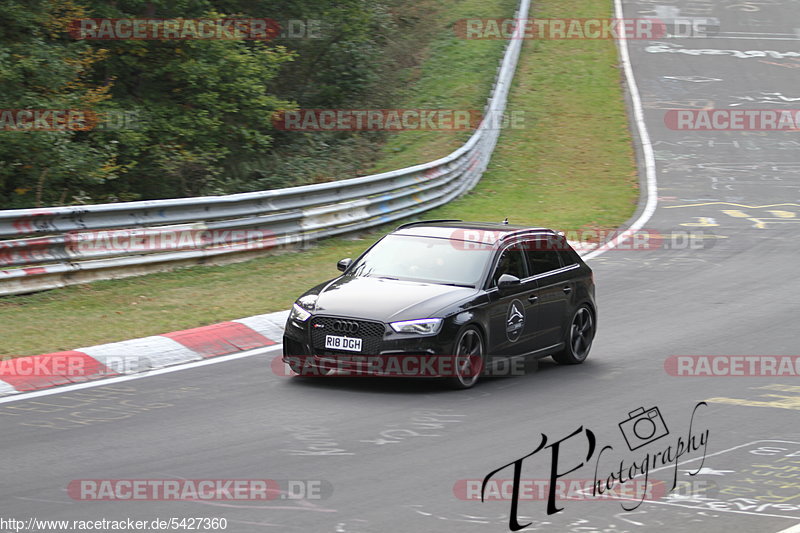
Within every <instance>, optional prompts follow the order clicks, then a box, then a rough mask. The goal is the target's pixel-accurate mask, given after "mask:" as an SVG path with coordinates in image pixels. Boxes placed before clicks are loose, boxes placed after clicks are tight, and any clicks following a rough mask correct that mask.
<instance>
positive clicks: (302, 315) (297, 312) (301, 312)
mask: <svg viewBox="0 0 800 533" xmlns="http://www.w3.org/2000/svg"><path fill="white" fill-rule="evenodd" d="M310 316H311V313H309V312H308V311H306V310H305V309H303V308H302V307H300V306H299V305H297V304H294V305H293V306H292V312H291V313H289V318H291V319H292V320H297V321H298V322H305V321H306V320H308V318H309V317H310Z"/></svg>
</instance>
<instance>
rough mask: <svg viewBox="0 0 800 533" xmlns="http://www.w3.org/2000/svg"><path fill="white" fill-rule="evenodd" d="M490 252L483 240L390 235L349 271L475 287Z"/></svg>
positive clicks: (373, 275)
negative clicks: (478, 241)
mask: <svg viewBox="0 0 800 533" xmlns="http://www.w3.org/2000/svg"><path fill="white" fill-rule="evenodd" d="M491 254H492V248H491V247H490V246H487V245H484V244H478V243H471V242H465V241H460V240H455V239H442V238H436V237H418V236H409V235H387V236H386V237H384V238H383V239H382V240H380V241H378V243H377V244H375V246H373V247H372V249H371V250H370V251H369V252H367V253H366V254H365V255H364V256H363V257H362V258H361V259H359V260H358V261H357V262H356V264H354V265H353V268H352V269H351V270H350V272H349V273H350V274H352V275H353V276H370V277H379V278H392V279H403V280H411V281H422V282H428V283H436V284H451V285H463V286H466V287H475V286H476V285H477V284H478V282H479V281H480V278H481V275H482V274H483V270H484V266H485V265H486V263H487V262H488V261H489V258H490V257H491Z"/></svg>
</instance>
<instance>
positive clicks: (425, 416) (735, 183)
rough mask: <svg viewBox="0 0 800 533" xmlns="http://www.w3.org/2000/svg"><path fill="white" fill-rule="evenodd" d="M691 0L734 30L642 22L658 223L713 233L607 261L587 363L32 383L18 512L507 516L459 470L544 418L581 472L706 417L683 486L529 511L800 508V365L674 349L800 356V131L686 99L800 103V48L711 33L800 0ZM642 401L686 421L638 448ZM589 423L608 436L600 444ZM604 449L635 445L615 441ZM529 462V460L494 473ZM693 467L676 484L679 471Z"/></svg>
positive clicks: (14, 489) (693, 11) (478, 527)
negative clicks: (463, 484)
mask: <svg viewBox="0 0 800 533" xmlns="http://www.w3.org/2000/svg"><path fill="white" fill-rule="evenodd" d="M664 1H666V0H664ZM654 5H655V4H651V3H645V2H639V3H637V2H626V3H625V16H627V17H638V16H648V15H654V14H655V13H654V10H653V7H654ZM673 5H674V6H676V7H678V8H679V9H680V10H681V11H680V13H681V14H682V15H691V16H713V17H717V18H719V19H720V26H721V33H720V34H719V35H717V36H716V37H712V38H706V39H670V40H666V39H665V40H663V41H661V42H660V43H654V42H652V41H642V40H640V41H629V47H630V54H631V62H632V66H633V71H634V73H635V76H636V81H637V82H638V89H639V92H640V94H641V98H642V103H643V107H644V117H645V121H646V125H647V130H648V132H649V135H650V139H651V141H652V143H653V150H654V155H655V160H656V170H657V178H658V196H659V201H658V208H657V210H656V211H655V214H654V216H653V217H652V218H651V219H650V220H649V221H647V222H646V224H645V227H646V228H647V229H650V230H656V231H659V232H661V233H669V232H691V233H693V234H694V235H695V241H694V242H695V244H696V243H698V242H699V243H700V244H701V245H702V247H700V248H698V247H696V246H695V247H680V246H669V247H661V248H659V249H654V250H649V251H643V250H610V251H607V252H606V253H604V254H602V255H600V256H599V257H597V258H594V259H592V260H591V261H590V264H591V266H592V267H593V268H594V270H595V280H596V284H597V288H598V302H599V306H600V309H599V312H600V316H599V325H600V328H599V333H598V336H597V338H596V340H595V344H594V347H593V349H592V353H591V356H590V358H589V359H588V360H587V361H586V363H585V364H583V365H580V366H576V367H557V366H556V365H554V364H552V363H550V362H549V359H548V360H546V361H542V363H541V364H540V365H539V367H538V368H534V367H533V366H532V367H531V368H530V369H529V370H530V371H529V372H528V373H527V374H526V375H524V376H518V377H513V378H495V379H489V380H486V381H484V382H482V383H480V384H479V385H478V386H477V387H475V388H474V389H472V390H469V391H462V392H459V391H449V390H444V389H442V388H441V387H440V386H439V385H438V384H433V383H428V382H419V381H399V380H375V379H346V378H337V379H306V380H303V379H297V378H287V377H282V376H278V375H276V374H275V373H273V372H272V371H271V367H270V361H271V360H272V358H274V357H275V355H276V354H277V351H276V350H275V349H272V350H265V351H261V352H258V353H257V354H255V355H253V356H250V357H243V358H236V359H233V360H229V361H225V362H221V363H220V364H209V365H205V366H199V367H196V368H189V369H185V370H181V371H177V372H170V373H164V374H162V375H158V376H151V377H145V378H142V379H134V380H128V381H121V382H110V383H108V384H106V385H103V386H99V387H91V388H85V389H80V390H69V391H66V392H59V393H57V394H49V395H40V396H36V397H30V398H27V399H22V400H20V399H18V398H17V399H14V401H9V402H5V403H0V424H2V431H1V432H0V446H1V448H0V449H2V452H3V453H2V454H0V475H1V476H2V483H0V518H4V519H8V518H16V519H20V520H27V519H28V518H29V517H35V518H39V519H66V520H70V521H71V520H99V519H107V520H113V519H123V518H128V517H130V518H133V519H141V520H147V521H148V522H150V521H152V520H153V519H156V518H159V519H169V518H171V517H177V518H186V517H219V518H225V519H226V520H227V531H234V532H255V531H303V532H305V531H308V532H349V533H358V532H361V533H367V532H369V533H383V532H406V531H430V532H451V531H452V532H472V531H475V532H486V531H497V532H502V531H508V529H509V513H510V511H511V502H510V501H509V500H507V499H506V500H500V501H486V502H481V501H480V500H478V501H475V500H474V499H473V500H463V499H460V498H459V497H457V494H456V493H457V492H458V491H457V490H456V491H454V487H458V486H460V485H459V480H478V481H480V480H482V479H483V478H484V476H486V475H487V474H489V473H490V472H492V471H493V470H495V469H497V468H500V467H502V466H503V465H506V464H508V463H510V462H512V461H514V460H516V459H518V458H520V457H522V456H525V455H527V454H530V453H531V452H533V451H534V450H535V449H536V448H537V446H538V445H539V443H540V440H541V438H542V434H544V435H546V436H547V439H548V441H547V443H548V444H552V443H553V442H554V441H558V440H560V439H564V438H565V437H567V436H568V435H570V434H572V433H573V432H575V431H576V430H580V431H581V432H580V433H578V434H576V435H575V436H573V437H571V438H569V439H567V440H565V441H564V442H563V443H561V445H560V449H559V458H558V469H559V472H565V471H567V470H569V469H571V468H572V467H575V466H578V465H579V464H581V463H583V462H585V463H586V464H584V466H582V467H580V468H578V469H577V470H575V471H574V472H571V473H569V474H567V475H565V476H564V479H571V480H590V482H591V480H593V479H595V476H596V473H595V467H596V465H598V464H599V466H598V467H597V470H598V472H597V477H598V478H600V479H603V480H605V479H607V476H608V474H610V473H611V472H612V471H616V470H617V467H618V465H619V463H620V461H622V462H624V464H625V465H626V467H627V465H630V464H631V462H633V461H636V462H637V463H641V461H642V460H643V459H644V458H645V457H648V456H649V457H651V459H652V458H653V456H654V454H655V453H657V452H659V451H666V448H667V447H672V448H673V449H674V448H676V447H677V446H679V444H678V442H679V439H683V441H684V442H685V441H686V440H687V439H688V438H689V436H690V435H694V436H695V437H696V438H699V436H700V435H701V434H704V432H705V431H706V430H707V431H708V434H707V435H708V438H707V449H705V450H704V449H703V447H700V448H699V449H696V450H692V451H691V452H689V453H686V454H685V455H683V456H682V457H681V458H680V460H679V463H680V464H679V465H678V466H677V468H676V467H675V465H674V463H672V462H670V463H668V464H666V465H661V464H660V463H658V464H656V465H654V466H652V467H651V468H650V471H649V479H650V481H654V480H655V481H660V482H661V484H660V485H658V486H660V487H663V488H664V491H663V492H664V493H659V494H655V495H654V496H653V497H652V499H648V501H645V502H644V503H642V504H641V505H640V506H639V507H638V508H637V509H636V510H634V511H625V510H624V509H623V507H622V505H623V504H625V505H629V506H630V505H631V504H632V502H624V501H620V500H613V501H609V500H598V499H597V498H584V499H580V498H578V499H575V500H559V501H558V502H556V504H557V506H558V507H562V508H563V510H562V511H561V512H558V513H555V514H548V513H547V501H546V497H545V499H526V500H524V501H521V502H520V503H519V508H518V510H517V513H518V518H519V521H520V522H521V523H522V524H527V523H530V525H529V526H528V527H527V529H526V531H574V532H591V531H597V532H609V533H612V532H623V531H625V532H638V531H706V532H713V531H720V532H722V531H731V530H734V529H735V530H738V531H759V532H760V531H765V532H777V531H783V530H786V529H789V528H793V527H794V526H795V525H796V524H798V523H800V426H799V425H798V414H800V413H798V409H800V381H798V379H797V377H796V376H791V375H786V376H775V377H676V376H671V375H669V374H668V373H667V372H666V371H665V367H664V363H665V360H666V359H667V358H669V357H670V356H673V355H757V354H762V355H763V354H768V355H795V354H798V344H797V341H798V333H797V332H798V327H797V323H796V322H797V317H798V315H799V314H800V304H798V298H799V297H800V281H798V276H797V273H798V271H799V270H798V266H797V263H798V259H799V258H800V254H799V253H798V251H797V246H798V245H797V230H798V229H800V226H798V224H800V134H798V133H796V132H795V133H791V132H749V133H743V132H697V131H688V132H687V131H673V130H670V129H668V128H667V127H666V126H665V123H664V113H665V111H666V109H676V108H677V109H698V108H703V107H714V108H726V109H729V108H736V107H740V108H746V109H773V108H798V107H800V88H799V87H798V84H797V80H798V79H799V76H800V59H799V58H798V57H790V56H787V57H771V56H770V54H767V55H766V56H762V57H738V55H743V54H738V55H737V54H734V53H730V52H713V51H712V52H708V50H717V51H718V50H732V51H767V50H773V51H777V52H788V51H793V52H800V41H798V40H797V35H796V33H795V28H794V26H793V25H797V26H800V2H798V1H797V0H757V1H744V0H719V1H716V2H713V3H712V2H687V3H678V4H673ZM734 32H743V33H734ZM653 46H655V47H656V48H652V47H653ZM649 47H650V48H649ZM665 49H667V50H672V52H670V51H663V50H665ZM680 49H683V50H695V51H696V50H706V51H705V52H692V53H685V52H675V51H674V50H680ZM745 55H747V54H745ZM778 55H780V54H778ZM793 98H794V99H797V100H796V103H795V104H792V103H791V99H793ZM774 204H782V205H780V206H775V205H774ZM760 206H770V207H760ZM700 235H702V238H700V237H699V236H700ZM702 401H705V402H707V404H706V405H701V406H699V407H698V408H697V410H696V414H695V417H694V421H693V425H692V429H691V433H690V428H689V424H690V421H691V418H692V412H693V409H695V406H696V404H697V403H698V402H702ZM638 407H644V408H646V409H649V408H651V407H658V409H659V410H660V413H661V415H662V417H663V420H664V422H665V424H666V427H667V428H668V431H669V433H668V434H667V435H666V436H664V437H662V438H660V439H658V440H655V441H653V442H650V443H649V444H646V445H644V446H642V447H640V448H638V449H636V450H629V447H628V446H627V443H626V441H625V439H624V438H623V436H622V432H621V430H620V428H619V426H618V424H619V423H620V422H622V421H624V420H626V419H627V418H628V413H629V412H630V411H633V410H634V409H636V408H638ZM587 429H588V430H590V431H591V432H592V433H593V434H594V435H595V437H596V442H597V447H596V449H595V450H594V451H593V452H592V454H591V457H590V458H589V459H588V461H587V459H586V456H587V454H588V453H589V445H588V440H587V437H586V430H587ZM770 441H772V442H770ZM696 442H698V441H697V440H696ZM604 446H611V447H612V448H610V449H606V450H605V451H604V452H602V454H601V448H603V447H604ZM703 451H705V458H704V459H703ZM598 456H600V459H599V460H598ZM552 459H553V448H544V449H542V450H541V451H539V452H537V453H536V454H534V455H533V456H531V457H529V458H528V459H526V460H525V462H524V463H523V466H522V470H521V476H522V478H523V479H529V480H546V479H547V478H548V477H549V476H550V471H551V462H552ZM701 460H702V463H703V469H702V470H700V471H699V473H697V474H696V475H694V476H691V475H689V474H690V473H693V472H697V471H698V469H699V467H700V463H701ZM658 467H661V468H658ZM657 468H658V469H657ZM512 474H513V469H512V468H510V467H509V468H507V469H505V470H503V471H501V472H499V473H498V474H496V475H495V476H494V477H493V478H492V479H494V480H495V481H497V480H502V479H506V480H507V479H511V478H512ZM673 476H674V478H675V480H676V482H677V485H676V488H675V489H674V490H672V491H671V492H666V491H669V490H670V489H671V488H672V486H673ZM80 479H192V480H198V479H271V480H294V481H300V480H305V481H310V482H312V485H310V486H312V487H313V486H319V487H322V493H321V496H322V497H321V498H319V499H311V498H308V499H293V498H290V497H287V493H286V492H284V493H281V495H282V496H283V497H281V496H279V495H278V493H274V494H273V495H274V496H276V497H275V498H274V499H271V500H269V501H224V500H217V501H202V502H201V501H196V502H175V501H82V500H80V499H74V498H73V497H71V495H70V493H69V492H68V490H67V489H68V487H69V486H70V485H69V484H70V482H71V481H73V480H80ZM637 479H641V475H640V476H638V478H637ZM313 482H317V485H313ZM295 486H298V485H295ZM489 487H490V488H491V485H489ZM495 487H496V485H495ZM656 492H658V491H656ZM292 494H295V492H293V493H292ZM471 494H473V495H474V491H471ZM573 495H574V494H573ZM633 503H635V502H633ZM4 527H5V528H6V530H12V529H10V528H8V527H7V524H6V525H4ZM67 529H68V530H73V529H72V528H67ZM23 530H25V529H23ZM40 530H45V529H41V528H40Z"/></svg>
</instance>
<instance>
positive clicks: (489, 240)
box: [393, 220, 556, 245]
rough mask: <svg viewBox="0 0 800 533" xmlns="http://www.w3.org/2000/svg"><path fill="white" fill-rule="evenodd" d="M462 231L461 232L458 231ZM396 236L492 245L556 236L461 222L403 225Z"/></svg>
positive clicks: (526, 228)
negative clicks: (522, 237)
mask: <svg viewBox="0 0 800 533" xmlns="http://www.w3.org/2000/svg"><path fill="white" fill-rule="evenodd" d="M459 230H463V231H459ZM393 233H394V234H398V235H414V236H419V237H438V238H443V239H456V240H461V241H468V242H479V243H483V244H488V245H494V244H497V243H499V242H501V241H504V240H506V239H508V238H510V237H513V236H515V235H525V234H537V233H538V234H542V235H556V232H555V231H553V230H552V229H548V228H537V227H530V226H519V225H512V224H504V223H494V222H465V221H463V220H423V221H420V222H412V223H410V224H403V225H402V226H400V227H398V228H397V229H396V230H395V231H394V232H393Z"/></svg>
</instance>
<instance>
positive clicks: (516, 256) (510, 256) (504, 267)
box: [492, 246, 528, 287]
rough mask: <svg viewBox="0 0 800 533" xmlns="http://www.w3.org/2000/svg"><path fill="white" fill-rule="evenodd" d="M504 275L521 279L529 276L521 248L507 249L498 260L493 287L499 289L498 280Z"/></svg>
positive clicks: (493, 275) (493, 276)
mask: <svg viewBox="0 0 800 533" xmlns="http://www.w3.org/2000/svg"><path fill="white" fill-rule="evenodd" d="M503 274H511V275H512V276H516V277H518V278H519V279H523V278H525V277H527V276H528V274H527V271H526V269H525V257H524V256H523V255H522V250H521V249H520V247H519V246H511V247H509V248H506V249H505V250H504V251H503V252H502V253H501V254H500V258H499V259H498V260H497V266H496V267H495V269H494V274H492V287H497V280H499V279H500V276H502V275H503Z"/></svg>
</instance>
